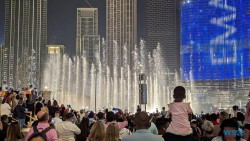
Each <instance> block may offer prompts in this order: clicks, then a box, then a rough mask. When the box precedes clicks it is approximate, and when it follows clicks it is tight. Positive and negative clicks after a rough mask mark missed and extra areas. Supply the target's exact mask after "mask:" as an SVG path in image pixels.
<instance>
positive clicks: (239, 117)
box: [237, 112, 245, 122]
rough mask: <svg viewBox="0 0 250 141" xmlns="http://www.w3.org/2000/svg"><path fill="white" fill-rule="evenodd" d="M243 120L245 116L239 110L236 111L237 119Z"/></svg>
mask: <svg viewBox="0 0 250 141" xmlns="http://www.w3.org/2000/svg"><path fill="white" fill-rule="evenodd" d="M244 120H245V116H244V114H243V113H241V112H237V121H241V122H243V121H244Z"/></svg>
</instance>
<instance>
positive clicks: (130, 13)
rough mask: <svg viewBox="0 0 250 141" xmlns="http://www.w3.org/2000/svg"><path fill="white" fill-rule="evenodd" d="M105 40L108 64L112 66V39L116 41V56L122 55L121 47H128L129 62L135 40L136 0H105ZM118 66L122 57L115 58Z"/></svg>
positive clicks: (121, 63)
mask: <svg viewBox="0 0 250 141" xmlns="http://www.w3.org/2000/svg"><path fill="white" fill-rule="evenodd" d="M106 40H107V50H108V65H109V67H110V68H111V71H112V68H113V65H114V64H113V63H114V62H113V61H114V59H116V58H114V56H115V51H114V48H115V47H114V41H116V42H117V46H118V50H117V53H118V54H117V56H119V57H121V56H123V50H122V47H123V46H124V45H125V44H126V45H127V48H128V50H127V51H128V62H131V51H133V50H134V45H135V44H136V42H137V0H106ZM117 61H118V62H117V65H118V67H120V66H122V65H123V59H122V58H121V59H118V60H117Z"/></svg>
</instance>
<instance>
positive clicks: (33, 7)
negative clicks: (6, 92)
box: [1, 0, 47, 87]
mask: <svg viewBox="0 0 250 141" xmlns="http://www.w3.org/2000/svg"><path fill="white" fill-rule="evenodd" d="M4 32H5V33H4V37H5V38H4V39H5V45H4V50H5V51H4V57H5V56H6V57H7V58H8V59H6V58H5V62H4V63H3V66H2V68H1V69H2V70H3V71H2V74H3V76H2V78H1V79H2V80H3V81H7V82H9V84H10V85H11V86H16V87H17V86H18V87H22V86H24V85H25V84H29V83H32V84H36V85H37V86H39V85H40V84H41V80H42V75H43V68H44V67H43V66H44V64H45V61H46V44H47V0H41V1H16V0H5V31H4Z"/></svg>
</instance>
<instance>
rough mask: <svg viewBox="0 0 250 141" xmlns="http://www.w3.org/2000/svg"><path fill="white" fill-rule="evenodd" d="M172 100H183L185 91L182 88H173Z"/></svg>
mask: <svg viewBox="0 0 250 141" xmlns="http://www.w3.org/2000/svg"><path fill="white" fill-rule="evenodd" d="M174 98H179V99H185V98H186V90H185V88H184V87H182V86H177V87H175V88H174Z"/></svg>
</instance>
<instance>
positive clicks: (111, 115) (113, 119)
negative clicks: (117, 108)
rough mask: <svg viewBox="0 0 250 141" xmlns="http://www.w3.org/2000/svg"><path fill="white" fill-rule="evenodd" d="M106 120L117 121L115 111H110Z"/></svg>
mask: <svg viewBox="0 0 250 141" xmlns="http://www.w3.org/2000/svg"><path fill="white" fill-rule="evenodd" d="M106 120H107V122H112V121H115V113H114V112H112V111H110V112H108V113H107V115H106Z"/></svg>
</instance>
